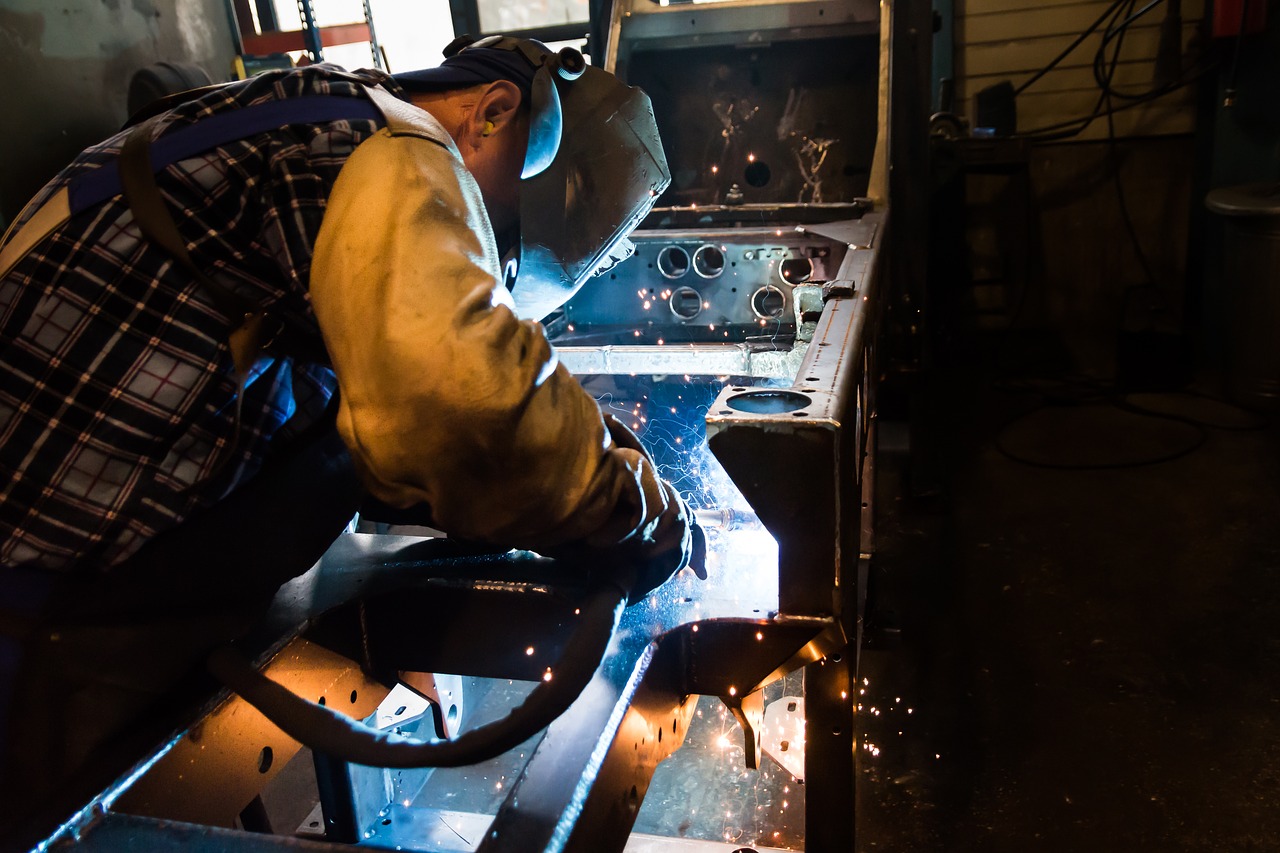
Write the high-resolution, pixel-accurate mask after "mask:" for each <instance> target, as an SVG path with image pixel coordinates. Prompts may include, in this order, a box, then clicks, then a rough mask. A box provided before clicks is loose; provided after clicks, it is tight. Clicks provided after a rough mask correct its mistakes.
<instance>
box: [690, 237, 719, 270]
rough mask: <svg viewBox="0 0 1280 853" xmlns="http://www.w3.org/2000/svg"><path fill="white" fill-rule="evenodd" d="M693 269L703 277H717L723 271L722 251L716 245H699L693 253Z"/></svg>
mask: <svg viewBox="0 0 1280 853" xmlns="http://www.w3.org/2000/svg"><path fill="white" fill-rule="evenodd" d="M693 271H694V272H696V273H697V274H698V275H700V276H702V277H703V278H715V277H717V276H718V275H720V274H721V273H722V272H724V252H722V251H720V247H718V246H712V245H709V244H708V245H706V246H699V247H698V251H696V252H694V253H693Z"/></svg>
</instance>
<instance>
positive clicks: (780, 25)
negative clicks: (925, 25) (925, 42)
mask: <svg viewBox="0 0 1280 853" xmlns="http://www.w3.org/2000/svg"><path fill="white" fill-rule="evenodd" d="M879 7H880V4H879V2H878V0H854V2H849V0H806V2H790V3H778V2H776V0H728V2H722V3H717V4H715V5H708V6H703V7H692V8H691V7H689V6H685V5H680V4H672V5H667V6H660V5H658V4H653V3H649V2H648V0H623V2H619V3H615V4H614V5H613V13H612V19H611V21H610V33H609V51H608V53H607V55H606V57H605V66H606V67H607V68H608V69H609V70H611V71H615V72H616V73H619V74H620V75H622V74H625V71H626V65H627V61H628V60H629V58H630V56H631V54H632V53H633V52H640V51H643V50H645V49H650V50H652V49H653V47H654V46H655V45H654V43H657V44H658V45H660V46H662V47H670V46H672V45H680V44H686V43H688V44H701V43H712V44H714V43H717V42H719V43H729V44H734V43H737V42H739V41H740V40H741V39H740V36H739V33H741V32H744V31H745V32H759V33H760V36H759V38H760V39H761V40H762V41H764V40H767V36H766V35H765V34H766V33H768V34H770V35H774V34H782V35H785V34H787V33H788V32H792V33H794V32H795V31H797V30H801V29H805V28H808V29H818V28H830V29H839V28H847V29H849V30H851V31H854V32H863V31H866V29H867V28H868V27H871V28H875V27H878V26H879V20H880V8H879Z"/></svg>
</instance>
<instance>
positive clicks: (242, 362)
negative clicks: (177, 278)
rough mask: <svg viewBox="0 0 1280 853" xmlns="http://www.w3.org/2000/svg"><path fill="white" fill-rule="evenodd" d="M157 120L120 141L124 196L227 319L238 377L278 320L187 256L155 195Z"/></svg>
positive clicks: (138, 218)
mask: <svg viewBox="0 0 1280 853" xmlns="http://www.w3.org/2000/svg"><path fill="white" fill-rule="evenodd" d="M157 121H158V118H152V119H149V120H147V121H145V122H143V123H142V124H140V125H137V126H135V127H134V128H133V130H131V131H130V132H129V136H128V137H127V138H126V139H125V142H124V147H123V148H122V149H121V151H120V161H119V163H120V183H121V186H122V188H123V190H124V197H125V200H126V201H128V202H129V208H130V209H131V210H132V211H133V217H134V220H135V221H136V222H137V223H138V227H139V228H140V229H141V230H142V233H143V234H144V235H146V237H147V238H148V239H149V240H151V241H152V242H153V243H155V244H156V245H158V246H160V248H162V249H164V250H165V251H166V252H168V253H169V254H170V255H172V256H173V258H174V260H176V261H177V262H178V263H179V264H181V265H182V267H183V269H185V270H186V271H187V272H188V273H190V274H191V276H192V278H194V279H195V280H196V281H197V282H199V283H200V286H201V287H203V288H204V289H205V291H206V292H207V293H208V294H209V296H210V297H212V299H213V301H214V304H215V305H216V306H217V308H218V310H219V311H221V312H222V313H223V314H225V315H226V316H227V317H228V319H230V321H231V323H232V330H231V333H230V335H229V336H228V342H229V344H230V347H231V358H232V361H233V362H234V363H235V368H236V374H237V376H239V377H240V378H241V380H242V381H243V378H244V377H245V376H247V375H248V373H249V370H250V369H251V368H252V367H253V365H254V362H256V361H257V360H258V358H259V357H260V356H261V355H262V354H263V352H265V350H266V348H267V346H268V345H269V344H270V343H271V340H270V338H274V337H275V334H276V333H278V332H279V331H280V324H279V323H278V321H274V320H271V321H269V316H270V315H269V314H268V313H267V311H266V310H264V309H263V308H262V307H261V306H259V305H255V304H254V303H253V302H251V301H250V300H248V299H246V298H244V297H243V296H241V295H240V294H238V293H235V292H233V291H232V290H230V289H228V288H226V287H224V286H222V285H221V284H219V283H218V282H216V281H214V280H213V279H211V278H209V276H207V275H205V273H204V271H203V270H201V269H200V268H199V267H197V266H196V264H195V262H194V261H192V260H191V255H190V253H188V252H187V244H186V241H185V240H183V239H182V235H181V234H179V233H178V226H177V224H176V223H175V222H174V221H173V216H172V215H171V214H170V212H169V208H168V207H167V206H166V205H165V203H164V199H163V198H162V197H161V196H160V188H159V187H158V186H157V185H156V177H155V171H154V170H153V169H152V165H151V130H152V128H153V127H154V126H155V124H156V122H157Z"/></svg>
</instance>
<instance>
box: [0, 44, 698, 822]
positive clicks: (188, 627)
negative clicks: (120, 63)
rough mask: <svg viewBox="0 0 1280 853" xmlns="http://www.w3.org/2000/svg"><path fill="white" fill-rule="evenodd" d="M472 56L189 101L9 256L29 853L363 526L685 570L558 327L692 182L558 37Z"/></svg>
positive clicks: (665, 505) (3, 676)
mask: <svg viewBox="0 0 1280 853" xmlns="http://www.w3.org/2000/svg"><path fill="white" fill-rule="evenodd" d="M446 57H447V58H446V59H445V61H444V63H443V64H442V65H440V66H439V67H438V68H432V69H426V70H422V71H416V72H409V73H404V74H400V75H395V76H388V75H385V74H382V73H380V72H374V71H361V72H356V73H348V72H345V71H343V70H341V69H338V68H336V67H334V66H330V65H324V64H320V65H314V66H309V67H306V68H298V69H291V70H284V71H276V72H268V73H266V74H263V75H260V76H258V77H254V78H250V79H248V80H244V81H240V82H237V83H231V84H224V85H220V86H214V87H209V88H208V89H207V90H197V91H195V92H190V93H183V94H182V95H178V96H175V97H172V98H170V99H169V100H168V101H167V102H164V103H161V104H158V105H157V106H155V107H154V108H152V109H150V110H149V111H147V113H146V114H143V115H138V116H135V117H133V118H132V119H131V123H130V125H129V126H127V127H126V128H125V129H124V130H123V131H121V132H120V133H119V134H117V135H115V136H113V137H111V138H110V139H107V140H106V141H104V142H102V143H100V144H98V145H95V146H93V147H91V148H89V149H87V150H86V151H84V152H83V153H82V154H81V155H80V156H78V157H77V158H76V159H75V160H74V162H72V164H71V165H70V166H68V167H67V168H66V169H64V170H63V171H62V172H61V173H60V174H59V175H58V176H57V177H56V178H55V179H54V180H53V181H51V182H50V183H49V184H48V185H47V186H46V187H45V188H44V189H43V190H42V191H41V192H40V193H39V194H37V196H36V197H35V198H34V199H33V200H32V202H31V203H30V204H29V205H28V206H27V208H26V209H25V210H24V211H23V212H22V213H21V214H20V215H19V216H18V217H17V218H16V219H15V221H14V222H13V225H12V226H11V228H10V229H9V233H8V234H6V236H5V239H4V242H3V244H0V369H2V370H3V373H4V376H5V380H4V382H3V387H2V388H0V470H3V474H4V476H3V485H0V488H2V489H3V492H2V493H0V562H2V563H3V568H2V569H0V700H2V701H0V802H2V803H4V807H3V808H0V815H3V817H0V825H3V829H2V830H0V838H5V837H12V838H19V837H22V836H21V833H22V832H30V831H31V827H33V826H34V827H41V826H44V827H45V828H47V822H48V820H49V819H50V817H51V816H53V817H56V816H57V815H58V814H59V812H58V811H57V809H58V808H61V807H63V806H64V805H65V803H66V802H67V801H70V800H74V799H75V798H77V797H85V796H91V795H92V794H93V793H94V792H95V791H96V790H98V789H97V788H95V787H94V786H96V785H100V784H101V781H102V780H101V773H102V772H103V768H112V767H118V766H119V765H120V762H121V761H122V760H124V759H125V758H126V757H127V756H128V755H129V754H130V752H129V751H130V750H131V749H136V748H137V747H138V746H139V744H135V743H133V742H132V741H131V740H130V738H131V736H133V735H135V733H137V732H139V731H140V730H141V729H142V728H145V727H142V726H140V725H139V723H140V721H141V720H143V719H145V718H146V717H147V716H148V715H151V714H155V713H158V711H157V709H158V708H162V707H163V706H164V702H165V697H166V696H168V695H171V694H172V692H173V688H174V687H175V685H180V684H183V683H186V681H187V680H189V679H192V678H195V677H196V676H195V675H193V672H195V671H196V670H199V669H200V661H201V659H202V656H203V655H204V654H206V653H207V652H208V651H209V650H210V649H212V648H213V647H215V646H218V645H220V644H223V643H226V642H228V641H230V640H233V639H235V638H237V637H239V636H241V635H242V634H243V633H244V632H245V631H246V629H247V628H248V627H249V626H251V625H252V624H253V623H254V620H255V619H256V618H258V617H259V616H260V615H261V613H262V612H263V610H264V608H265V606H266V604H267V603H268V602H269V600H270V597H271V595H272V594H273V592H274V591H275V590H276V589H277V587H278V586H279V585H280V584H281V583H282V582H283V581H284V580H286V579H288V578H290V577H292V576H295V575H297V574H299V573H301V572H303V571H305V570H306V569H307V568H309V567H310V566H311V565H312V564H313V563H314V562H315V560H316V559H317V558H318V557H319V556H320V554H321V553H322V552H323V551H324V550H325V548H326V547H327V546H328V544H330V543H331V542H332V540H333V539H334V538H335V536H337V535H339V534H340V532H341V531H342V530H343V529H344V528H345V527H346V526H347V525H348V523H349V522H350V521H351V519H352V518H353V516H355V515H356V514H357V513H364V514H366V515H370V514H371V515H372V516H373V517H374V518H383V517H385V518H388V519H394V520H399V521H413V522H416V523H425V524H429V525H430V526H432V527H434V528H437V529H440V530H443V531H446V532H447V534H448V535H449V536H450V537H451V538H457V539H460V540H464V541H468V542H475V543H480V544H483V545H491V546H501V547H517V548H527V549H532V550H536V551H539V552H540V553H544V554H548V555H550V556H557V555H559V554H561V553H572V554H574V555H575V556H576V557H578V558H581V557H582V556H583V555H584V554H587V555H598V556H599V557H600V558H601V559H600V561H599V562H601V563H603V564H606V565H615V566H619V567H627V568H626V571H627V572H628V573H629V574H628V577H629V578H637V577H638V578H639V580H638V583H639V584H640V585H641V586H652V585H654V584H656V583H660V582H661V581H662V579H663V578H665V577H667V576H669V575H670V574H672V573H673V572H675V571H677V570H679V569H680V568H681V567H683V566H684V565H685V563H686V561H687V559H688V556H687V555H688V551H689V548H690V539H691V533H690V530H691V521H690V517H689V513H688V510H687V508H686V507H685V506H684V504H683V502H682V501H681V499H680V498H679V496H678V495H677V494H676V493H675V491H674V490H673V489H672V488H671V486H670V485H669V484H667V483H665V482H664V481H662V480H661V479H660V478H659V476H658V475H657V473H656V471H655V469H654V466H653V464H652V461H651V460H650V458H649V457H648V456H647V454H646V453H645V452H644V450H643V449H642V448H641V447H640V445H639V443H638V442H637V441H636V440H635V437H634V436H633V435H631V434H630V433H628V432H627V430H626V429H625V427H622V426H621V425H620V424H618V423H616V422H614V421H612V420H611V419H607V418H605V417H604V416H602V414H601V412H600V410H599V408H598V406H597V405H596V403H595V401H594V400H593V399H592V398H591V397H590V396H589V395H587V394H586V393H585V392H584V391H583V390H582V388H581V387H580V386H579V385H578V384H577V383H576V382H575V380H574V379H573V378H572V377H571V376H570V375H569V374H568V372H567V371H566V370H565V369H564V368H563V367H562V366H559V365H558V363H557V360H556V355H555V352H554V350H553V349H552V348H551V347H550V345H549V344H548V342H547V339H546V337H545V335H544V333H543V330H542V327H541V326H540V325H539V324H538V323H537V322H536V321H537V320H538V319H540V318H541V317H543V316H544V315H545V314H546V313H547V312H549V311H551V310H553V309H555V308H556V307H557V306H558V305H559V304H560V303H562V302H564V301H565V300H567V299H568V298H569V296H571V295H572V293H573V292H574V290H575V289H577V288H578V287H580V286H581V285H582V283H583V282H584V281H585V280H586V279H587V278H588V277H590V276H591V275H592V274H593V273H595V272H598V271H599V270H601V269H603V268H605V267H607V266H608V265H609V264H611V263H613V262H616V260H618V259H619V258H621V257H624V256H625V255H626V254H627V243H626V235H627V233H628V232H629V231H630V230H631V229H632V228H633V227H634V226H635V225H636V224H637V222H638V221H639V220H640V218H642V217H643V215H644V214H645V213H646V212H647V211H648V209H649V208H650V207H651V206H652V204H653V199H654V198H655V197H656V196H657V195H658V194H659V193H660V192H661V191H662V190H663V189H664V188H665V187H666V185H667V183H668V182H669V179H670V176H669V173H668V170H667V164H666V161H665V158H664V157H663V154H662V149H661V144H660V142H659V139H658V134H657V129H656V126H655V124H654V121H653V115H652V110H651V108H650V106H649V102H648V99H647V98H646V97H645V96H644V94H643V93H642V92H640V91H639V90H637V89H633V88H630V87H627V86H625V85H623V84H622V83H621V82H619V81H618V80H616V79H615V78H614V77H613V76H612V75H610V74H608V73H606V72H604V71H602V70H600V69H597V68H593V67H591V66H589V65H587V64H586V63H585V62H584V60H583V57H582V55H581V54H579V53H578V52H577V51H574V50H572V49H564V50H561V51H559V52H555V51H551V50H550V49H548V48H547V47H546V46H545V45H542V44H541V43H538V42H535V41H530V40H523V39H516V38H499V37H494V38H489V39H485V40H482V41H479V42H469V41H467V40H460V41H459V42H456V43H455V44H453V45H451V46H450V48H449V49H448V50H447V51H446ZM630 582H631V581H628V583H630ZM55 794H57V795H58V796H56V797H55V796H54V795H55ZM51 799H56V800H59V801H60V803H61V805H54V806H52V807H50V806H49V802H50V801H51ZM42 819H43V820H44V824H42V823H41V820H42ZM5 833H9V835H8V836H6V835H5ZM0 846H6V845H0Z"/></svg>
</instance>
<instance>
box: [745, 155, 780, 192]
mask: <svg viewBox="0 0 1280 853" xmlns="http://www.w3.org/2000/svg"><path fill="white" fill-rule="evenodd" d="M772 177H773V172H772V170H770V169H769V164H768V163H765V162H763V161H761V160H756V161H755V162H754V163H748V164H747V168H745V169H743V170H742V179H743V180H744V181H746V182H747V183H748V184H750V185H751V186H753V187H763V186H765V185H766V184H768V183H769V179H770V178H772Z"/></svg>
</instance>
